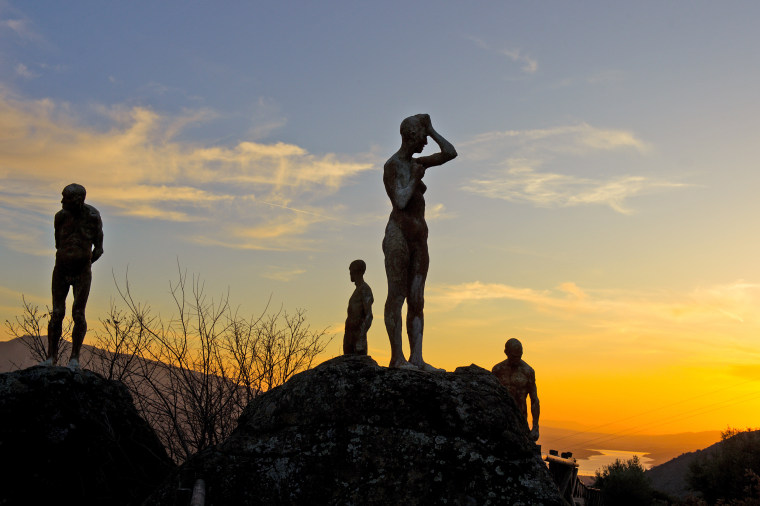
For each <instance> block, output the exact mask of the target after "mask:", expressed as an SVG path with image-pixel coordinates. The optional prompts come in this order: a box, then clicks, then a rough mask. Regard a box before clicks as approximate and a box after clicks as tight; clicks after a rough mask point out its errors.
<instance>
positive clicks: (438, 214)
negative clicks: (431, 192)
mask: <svg viewBox="0 0 760 506" xmlns="http://www.w3.org/2000/svg"><path fill="white" fill-rule="evenodd" d="M454 217H455V215H454V213H451V212H449V210H448V209H446V206H444V205H443V204H440V203H439V204H433V205H431V206H428V208H427V209H425V219H427V221H437V220H450V219H451V218H454Z"/></svg>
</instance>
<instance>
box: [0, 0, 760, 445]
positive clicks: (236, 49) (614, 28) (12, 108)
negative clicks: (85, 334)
mask: <svg viewBox="0 0 760 506" xmlns="http://www.w3.org/2000/svg"><path fill="white" fill-rule="evenodd" d="M758 19H760V3H757V2H751V1H747V2H741V1H736V2H700V1H673V2H657V1H651V2H649V1H641V2H583V3H576V2H559V1H554V2H552V1H547V2H501V1H499V2H496V1H493V2H453V1H452V2H438V1H421V2H395V1H389V2H347V1H346V2H330V1H326V2H307V1H282V2H263V1H259V2H250V1H237V2H234V1H230V2H219V3H212V2H198V1H192V2H186V1H182V2H180V1H162V2H155V1H129V2H127V1H120V2H102V1H77V2H66V3H61V2H57V1H35V2H23V3H22V2H20V1H17V0H16V1H10V2H8V1H4V0H0V178H2V185H1V186H0V272H2V277H0V320H2V321H5V320H6V319H13V317H14V316H15V315H18V314H20V312H21V309H20V308H21V294H22V293H23V294H24V295H25V296H26V298H27V300H29V301H31V302H33V303H35V304H39V305H40V306H45V305H49V304H50V294H49V291H50V275H51V272H52V267H53V262H54V256H53V255H54V243H53V215H54V214H55V212H56V211H57V210H58V209H60V191H61V189H62V188H63V187H64V186H65V185H66V184H68V183H71V182H77V183H80V184H82V185H84V186H85V187H86V188H87V191H88V195H87V197H88V198H87V202H88V203H90V204H92V205H94V206H95V207H97V208H98V209H99V210H100V212H101V215H102V217H103V223H104V231H105V244H104V248H105V254H104V256H103V258H102V259H101V260H100V261H98V262H97V263H96V264H95V265H94V267H93V275H94V281H93V287H92V292H91V295H90V303H89V305H88V320H89V321H90V328H91V329H93V330H97V327H98V324H97V319H98V317H100V316H103V315H104V314H105V312H106V310H107V309H108V306H109V303H110V301H111V300H114V301H117V302H118V300H117V293H116V289H115V286H114V280H113V277H114V276H115V277H116V278H117V279H119V280H120V282H121V281H123V280H124V276H125V274H126V271H127V269H129V280H130V283H131V285H132V288H133V291H134V292H135V294H136V295H137V296H138V297H139V298H140V299H141V300H143V301H145V302H149V303H150V304H151V305H152V306H153V307H154V308H155V309H156V310H157V311H160V312H161V314H162V316H170V315H171V313H172V306H171V305H170V302H171V298H170V296H169V293H168V287H169V282H170V281H171V280H175V279H176V273H177V263H178V262H179V263H180V264H181V266H182V268H186V269H187V270H188V272H191V273H197V274H199V275H200V276H201V277H202V278H203V279H205V281H206V291H207V292H208V293H209V294H210V295H215V296H218V295H220V294H222V293H224V292H226V291H227V289H229V294H230V300H231V302H232V303H233V304H234V305H235V306H239V307H240V311H241V312H242V313H246V314H253V313H257V312H260V311H261V309H263V307H264V306H265V304H266V302H267V300H268V299H269V298H270V296H271V298H272V302H271V305H272V307H274V308H278V307H280V306H281V305H282V306H284V307H285V308H286V309H289V310H292V309H295V308H304V309H306V310H307V317H308V320H309V322H310V323H311V324H312V326H313V327H315V328H323V327H329V329H330V333H331V334H335V339H334V340H333V342H332V343H331V344H330V345H329V347H328V352H327V353H326V354H325V356H324V358H330V357H331V356H335V355H337V354H339V353H340V352H341V349H342V347H341V343H342V335H343V334H342V331H343V330H342V329H343V322H344V320H345V311H346V304H347V301H348V298H349V296H350V295H351V292H352V290H353V285H352V284H351V282H350V280H349V273H348V265H349V263H350V262H351V261H352V260H354V259H356V258H362V259H364V260H365V261H366V262H367V265H368V270H367V274H366V280H367V281H368V283H369V284H370V286H371V287H372V289H373V291H374V295H375V305H374V312H375V321H374V324H373V326H372V329H371V330H370V333H369V346H370V354H371V355H372V356H373V357H374V358H375V359H376V360H377V361H378V363H380V364H381V365H387V362H388V359H389V357H390V348H389V345H388V339H387V335H386V333H385V328H384V325H383V319H382V313H383V304H384V300H385V295H386V281H385V274H384V267H383V255H382V250H381V241H382V237H383V232H384V228H385V224H386V222H387V219H388V213H389V211H390V202H389V199H388V197H387V196H386V194H385V191H384V188H383V184H382V166H383V163H384V162H385V160H386V159H387V158H388V157H389V156H390V155H391V154H393V153H394V152H395V151H396V150H397V149H398V147H399V145H400V137H399V133H398V127H399V123H400V122H401V120H402V119H403V118H404V117H406V116H409V115H412V114H415V113H421V112H425V113H429V114H430V115H431V118H432V123H433V125H434V127H435V128H436V129H437V130H438V131H439V132H440V133H441V134H442V135H443V136H445V137H446V138H447V139H448V140H450V141H451V142H452V143H453V144H454V146H455V147H456V149H457V151H458V152H459V157H458V158H457V159H455V160H454V161H452V162H450V163H448V164H446V165H444V166H441V167H437V168H433V169H430V170H429V172H428V173H427V175H426V177H425V180H424V181H425V184H426V185H427V186H428V191H427V193H426V195H425V197H426V201H427V217H428V225H429V228H430V239H429V248H430V257H431V265H430V271H429V274H428V281H427V287H426V307H425V324H426V325H425V338H424V350H425V351H424V353H425V358H426V360H428V361H429V362H431V363H432V364H434V365H436V366H438V367H443V368H446V369H447V370H449V371H451V370H454V369H455V368H456V367H457V366H460V365H469V364H470V363H475V364H478V365H480V366H483V367H486V368H488V369H490V368H491V367H492V366H493V365H494V364H495V363H496V362H498V361H500V360H502V359H503V358H504V355H503V347H504V341H506V339H508V338H510V337H517V338H519V339H521V340H522V342H523V346H524V348H525V355H524V358H525V360H526V361H527V362H528V363H529V364H531V365H532V366H533V367H534V368H535V369H536V372H537V378H538V393H539V397H540V399H541V409H542V423H544V424H549V425H556V426H565V427H567V428H575V427H586V428H589V429H591V428H594V429H597V431H619V432H625V433H643V434H647V433H668V432H681V431H697V430H713V429H724V428H725V427H726V426H727V425H731V426H733V427H739V428H745V427H747V426H757V425H760V424H759V423H758V420H759V419H760V346H759V344H760V239H759V238H758V236H759V235H760V224H758V219H757V218H758V217H760V197H759V195H760V170H758V162H759V161H760V140H759V139H758V137H759V135H758V134H760V100H758V90H760V65H758V52H759V51H760V31H758V29H757V21H758ZM433 147H435V143H432V142H431V143H430V144H429V145H428V148H427V149H426V151H425V153H424V154H429V153H432V152H433ZM69 306H70V301H69ZM0 332H1V333H0V339H9V338H10V337H11V336H10V334H9V333H8V332H7V330H6V329H5V328H3V329H2V331H0ZM85 342H87V341H85ZM405 349H406V350H408V346H407V345H406V344H405Z"/></svg>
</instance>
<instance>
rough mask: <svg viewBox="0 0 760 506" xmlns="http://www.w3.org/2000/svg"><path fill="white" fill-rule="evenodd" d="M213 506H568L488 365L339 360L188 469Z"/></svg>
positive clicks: (185, 478)
mask: <svg viewBox="0 0 760 506" xmlns="http://www.w3.org/2000/svg"><path fill="white" fill-rule="evenodd" d="M198 478H202V479H204V480H205V481H206V487H207V491H206V504H207V505H209V506H214V505H223V504H229V505H233V504H234V505H255V504H256V505H257V504H269V505H279V504H296V505H298V504H304V505H306V504H310V505H311V504H334V505H387V504H405V505H431V504H457V505H459V504H462V505H488V504H494V505H496V504H509V505H518V504H526V505H527V504H531V505H535V504H546V505H554V504H557V505H559V504H564V503H563V501H562V499H561V498H560V497H559V495H558V492H557V489H556V487H555V486H554V484H553V482H552V480H551V478H550V476H549V474H548V472H547V470H546V467H545V465H544V463H543V462H542V461H541V458H540V456H539V455H538V454H537V453H536V452H535V446H534V444H533V443H532V442H531V441H530V440H529V439H528V427H527V423H526V422H525V420H524V419H522V418H521V417H520V415H519V411H518V409H517V406H516V405H515V403H514V401H513V400H512V398H511V397H510V396H509V393H508V392H507V390H506V389H505V388H503V387H502V386H501V385H500V384H499V383H498V381H497V380H496V378H495V377H494V376H493V375H492V374H491V373H490V372H489V371H486V370H485V369H482V368H480V367H478V366H475V365H471V366H469V367H460V368H458V369H457V370H456V371H455V372H453V373H446V372H440V373H427V372H422V371H416V370H400V369H387V368H385V367H379V366H378V365H377V364H376V363H375V361H374V360H372V358H371V357H367V356H349V355H346V356H341V357H337V358H334V359H332V360H328V361H327V362H324V363H322V364H320V365H319V366H317V367H315V368H314V369H311V370H309V371H306V372H303V373H301V374H298V375H296V376H294V377H293V378H292V379H291V380H290V381H288V382H287V383H286V384H284V385H282V386H280V387H277V388H274V389H272V390H271V391H269V392H267V393H265V394H262V395H260V396H259V397H257V398H256V399H254V400H253V401H252V402H251V403H250V404H249V405H248V407H247V408H246V410H245V411H244V413H243V415H242V416H241V417H240V420H239V424H238V428H237V430H236V431H235V432H234V433H233V434H232V435H231V436H230V438H229V439H228V440H226V441H225V442H224V443H222V444H220V445H218V446H216V447H214V448H209V449H207V450H205V451H203V452H201V453H199V454H197V455H196V456H194V457H193V458H191V459H190V460H188V462H186V463H185V465H183V466H182V467H181V468H180V470H179V471H178V472H177V473H176V474H175V475H174V476H172V477H171V478H170V479H169V480H167V482H166V484H165V486H164V487H163V488H162V489H160V490H159V491H158V492H157V493H156V494H154V495H153V496H152V497H151V499H150V500H149V501H148V502H147V504H170V503H171V502H170V501H171V497H172V495H173V493H174V492H173V490H174V489H176V487H177V483H178V482H179V483H182V485H183V486H185V487H192V483H193V482H194V481H195V480H196V479H198Z"/></svg>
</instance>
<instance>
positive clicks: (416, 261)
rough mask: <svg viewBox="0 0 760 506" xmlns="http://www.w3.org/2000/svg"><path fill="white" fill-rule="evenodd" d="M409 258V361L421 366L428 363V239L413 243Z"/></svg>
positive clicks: (407, 312)
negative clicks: (425, 310) (425, 358)
mask: <svg viewBox="0 0 760 506" xmlns="http://www.w3.org/2000/svg"><path fill="white" fill-rule="evenodd" d="M410 246H411V248H410V250H411V251H410V253H411V254H410V258H409V274H408V276H407V279H408V282H409V289H408V294H409V295H408V296H407V299H406V307H407V311H406V333H407V335H408V337H409V349H410V350H411V352H410V354H409V362H411V363H412V364H413V365H416V366H417V367H419V368H424V366H426V365H427V364H425V362H424V361H423V360H422V334H423V330H424V326H425V316H424V313H423V308H424V306H425V280H426V279H427V273H428V267H429V266H430V256H429V255H428V247H427V240H425V239H424V238H422V239H420V240H417V241H414V242H412V243H411V245H410Z"/></svg>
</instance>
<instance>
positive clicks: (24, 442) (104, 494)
mask: <svg viewBox="0 0 760 506" xmlns="http://www.w3.org/2000/svg"><path fill="white" fill-rule="evenodd" d="M0 456H1V457H0V476H2V481H3V486H2V487H0V504H2V505H11V504H78V505H90V504H91V505H103V504H108V505H128V504H140V503H141V502H142V501H143V500H144V499H145V497H146V496H147V495H148V494H149V493H150V492H151V491H153V490H154V489H155V488H156V487H157V485H158V484H159V483H161V481H163V479H164V478H165V477H166V476H167V474H169V472H170V471H171V470H172V469H173V468H174V467H175V466H174V464H173V462H172V461H171V460H170V459H169V458H168V457H167V455H166V451H165V450H164V447H163V446H162V445H161V443H160V442H159V440H158V438H157V437H156V435H155V433H154V432H153V430H152V429H151V428H150V426H149V425H148V423H147V422H146V421H145V420H143V419H142V418H141V417H140V416H139V415H138V413H137V411H136V410H135V407H134V404H133V402H132V398H131V397H130V395H129V392H128V390H127V388H126V387H125V386H124V385H123V384H121V383H119V382H117V381H108V380H105V379H103V377H101V376H99V375H97V374H95V373H93V372H90V371H76V372H75V371H71V370H69V369H68V368H65V367H31V368H29V369H24V370H21V371H15V372H10V373H5V374H0Z"/></svg>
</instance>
